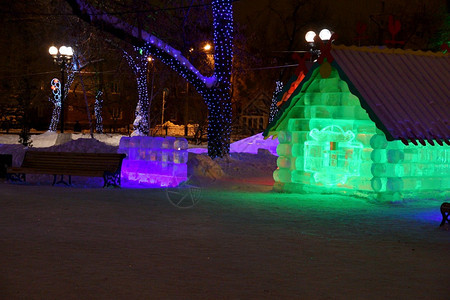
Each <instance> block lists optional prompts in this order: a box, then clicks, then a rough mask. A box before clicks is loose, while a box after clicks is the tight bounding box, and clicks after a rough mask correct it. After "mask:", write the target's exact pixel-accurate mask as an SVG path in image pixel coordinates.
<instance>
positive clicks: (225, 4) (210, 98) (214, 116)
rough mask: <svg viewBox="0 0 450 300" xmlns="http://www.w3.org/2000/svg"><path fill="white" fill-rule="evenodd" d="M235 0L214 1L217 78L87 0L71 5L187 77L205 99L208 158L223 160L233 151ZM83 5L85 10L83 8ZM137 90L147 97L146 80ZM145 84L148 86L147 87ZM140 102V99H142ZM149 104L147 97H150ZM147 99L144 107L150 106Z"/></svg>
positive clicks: (139, 82)
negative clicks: (232, 73) (223, 157)
mask: <svg viewBox="0 0 450 300" xmlns="http://www.w3.org/2000/svg"><path fill="white" fill-rule="evenodd" d="M232 2H233V0H213V1H212V3H211V4H212V12H213V30H214V65H215V70H214V75H213V76H210V77H207V76H203V75H202V74H200V72H199V70H198V69H196V68H195V67H194V66H193V65H192V64H191V63H190V62H189V61H188V60H187V59H186V58H185V57H184V56H183V55H182V54H181V52H180V51H178V50H176V49H174V48H172V47H171V46H169V45H168V44H166V43H164V42H163V41H162V40H160V39H159V38H157V37H156V36H154V35H152V34H150V33H148V32H146V31H143V30H139V29H138V28H136V27H133V26H131V25H130V24H128V23H126V22H124V21H122V20H120V19H119V18H117V17H115V16H114V15H105V14H104V13H103V12H102V11H101V10H98V9H96V8H95V7H93V6H91V5H89V4H88V3H86V2H84V1H76V2H75V1H74V2H70V3H69V4H70V5H71V6H72V8H73V10H74V12H77V14H78V15H79V17H80V18H82V19H83V20H85V21H87V22H89V23H92V24H95V25H96V26H99V27H100V26H102V28H105V27H103V25H104V24H109V25H110V26H109V27H108V26H106V27H107V28H105V30H107V31H109V32H111V33H113V34H116V35H117V34H118V33H123V34H124V36H125V37H127V40H128V41H130V42H131V43H132V44H134V45H136V46H139V47H140V48H141V49H142V52H143V53H144V54H145V55H146V56H148V55H151V56H152V57H153V58H157V59H159V60H160V61H161V62H162V63H164V64H165V65H167V66H169V67H170V68H172V69H173V70H174V71H176V72H177V73H178V74H179V75H181V76H182V77H183V78H185V79H186V80H187V81H188V82H189V83H190V84H191V85H192V86H193V87H194V88H195V89H196V90H197V92H198V93H199V94H200V95H201V96H202V97H203V99H204V101H205V103H206V105H207V107H208V155H209V156H210V157H211V158H215V157H222V156H224V155H226V154H228V153H229V151H230V135H231V114H232V110H231V95H230V91H231V62H232V58H233V9H232V6H233V5H232ZM80 6H82V9H80ZM138 78H139V76H137V77H136V79H137V81H138V90H139V91H141V92H142V93H143V94H142V96H143V97H145V95H146V94H145V93H144V90H143V89H142V87H143V86H146V81H144V80H138ZM144 84H145V85H144ZM140 101H141V100H140ZM147 102H148V96H147ZM147 102H146V101H145V99H143V100H142V104H147ZM144 107H145V105H141V106H140V108H139V111H140V113H138V114H137V116H136V119H139V120H136V121H138V122H139V124H142V126H143V130H145V131H148V129H147V128H145V127H146V126H148V124H146V123H145V122H146V121H145V120H147V118H145V117H143V116H144V115H145V114H147V112H146V111H144V109H143V108H144Z"/></svg>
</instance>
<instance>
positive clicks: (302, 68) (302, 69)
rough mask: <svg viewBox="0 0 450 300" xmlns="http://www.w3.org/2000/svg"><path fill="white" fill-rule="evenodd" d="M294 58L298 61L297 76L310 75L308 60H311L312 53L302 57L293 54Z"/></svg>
mask: <svg viewBox="0 0 450 300" xmlns="http://www.w3.org/2000/svg"><path fill="white" fill-rule="evenodd" d="M292 58H293V59H295V60H296V61H298V67H297V69H295V75H297V76H299V75H300V74H301V73H302V72H303V74H306V73H308V68H307V67H306V63H305V62H306V60H307V59H310V58H311V53H309V52H307V53H305V54H304V55H303V57H302V56H300V55H299V54H298V53H294V54H292Z"/></svg>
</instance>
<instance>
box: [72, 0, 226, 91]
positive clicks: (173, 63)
mask: <svg viewBox="0 0 450 300" xmlns="http://www.w3.org/2000/svg"><path fill="white" fill-rule="evenodd" d="M66 2H67V3H68V4H69V5H70V6H71V8H72V11H73V13H74V14H75V15H77V16H78V17H79V18H80V19H82V20H84V21H86V22H87V23H89V24H91V25H93V26H96V27H100V28H102V30H104V31H106V32H109V33H111V34H112V35H114V36H116V37H117V38H119V39H121V40H124V41H126V42H128V43H130V44H132V45H134V46H136V47H140V48H142V49H143V50H144V51H145V52H147V53H148V54H149V55H152V56H154V57H156V58H158V59H160V60H161V61H162V62H163V63H164V64H166V65H168V66H169V67H171V68H172V69H174V70H175V71H176V72H178V73H179V74H180V75H181V76H182V77H184V78H185V79H186V80H188V81H189V82H190V83H191V84H193V85H194V86H195V87H196V88H197V91H198V92H199V93H200V94H203V93H204V92H205V90H207V89H209V88H211V87H212V86H214V85H215V83H216V81H217V79H216V77H215V76H212V77H206V76H203V75H202V74H201V73H200V71H199V70H198V69H197V68H195V67H194V66H193V65H192V64H191V63H190V62H189V61H188V60H187V58H185V57H184V56H183V55H182V54H181V52H180V51H178V50H176V49H174V48H172V47H171V46H169V45H168V44H166V43H165V42H163V41H162V40H160V39H159V38H157V37H155V36H154V35H152V34H150V33H148V32H146V31H143V30H139V29H138V28H136V27H134V26H132V25H130V24H128V23H127V22H124V21H122V20H120V19H119V18H117V17H115V16H112V15H108V14H106V13H105V12H103V11H100V10H98V9H96V8H95V7H93V6H92V5H90V4H89V3H87V1H84V0H66Z"/></svg>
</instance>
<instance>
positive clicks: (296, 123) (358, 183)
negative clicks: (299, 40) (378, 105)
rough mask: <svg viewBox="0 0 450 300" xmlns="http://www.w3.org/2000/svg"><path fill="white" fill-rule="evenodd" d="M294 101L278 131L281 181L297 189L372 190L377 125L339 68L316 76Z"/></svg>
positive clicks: (276, 176)
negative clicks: (372, 143) (371, 141)
mask: <svg viewBox="0 0 450 300" xmlns="http://www.w3.org/2000/svg"><path fill="white" fill-rule="evenodd" d="M313 77H314V75H313ZM293 103H295V106H294V107H292V108H291V109H290V110H289V112H288V115H287V119H288V122H287V123H286V125H287V126H286V127H285V128H283V129H282V130H281V131H279V133H278V140H279V142H280V144H279V145H278V148H277V153H278V155H279V158H278V162H277V165H278V169H277V170H276V171H275V172H274V174H273V175H274V180H275V182H279V183H282V184H284V185H285V186H289V187H295V188H293V189H294V190H295V189H301V187H302V186H303V185H308V186H315V187H317V188H323V189H335V188H345V189H357V190H371V178H372V174H371V163H372V161H371V152H372V148H371V146H370V139H371V137H372V136H373V135H374V134H375V133H376V131H377V129H376V126H375V124H374V123H373V121H371V120H370V119H369V117H368V115H367V113H366V111H365V110H364V109H363V108H362V107H361V105H360V102H359V99H358V98H357V97H356V96H355V95H353V94H352V93H351V92H350V91H349V89H348V85H347V84H346V83H345V82H344V81H342V80H341V79H340V78H339V75H338V73H337V72H336V70H333V72H332V74H331V76H330V77H329V78H321V77H320V76H318V77H316V78H315V79H313V80H312V82H311V84H310V85H309V87H308V89H307V90H305V91H304V92H303V93H299V94H298V95H296V96H295V97H294V99H293Z"/></svg>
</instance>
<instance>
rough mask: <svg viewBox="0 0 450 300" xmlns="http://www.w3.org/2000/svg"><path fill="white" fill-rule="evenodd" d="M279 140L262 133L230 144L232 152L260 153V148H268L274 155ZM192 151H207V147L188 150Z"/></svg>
mask: <svg viewBox="0 0 450 300" xmlns="http://www.w3.org/2000/svg"><path fill="white" fill-rule="evenodd" d="M278 144H279V142H278V139H277V138H274V139H270V138H269V139H264V137H263V135H262V133H258V134H255V135H253V136H250V137H248V138H245V139H242V140H239V141H236V142H234V143H231V144H230V152H231V153H252V154H258V151H259V149H265V150H268V151H269V152H270V153H272V155H278V154H277V146H278ZM188 151H189V152H191V153H197V154H198V153H207V152H208V149H206V148H191V149H189V150H188Z"/></svg>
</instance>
